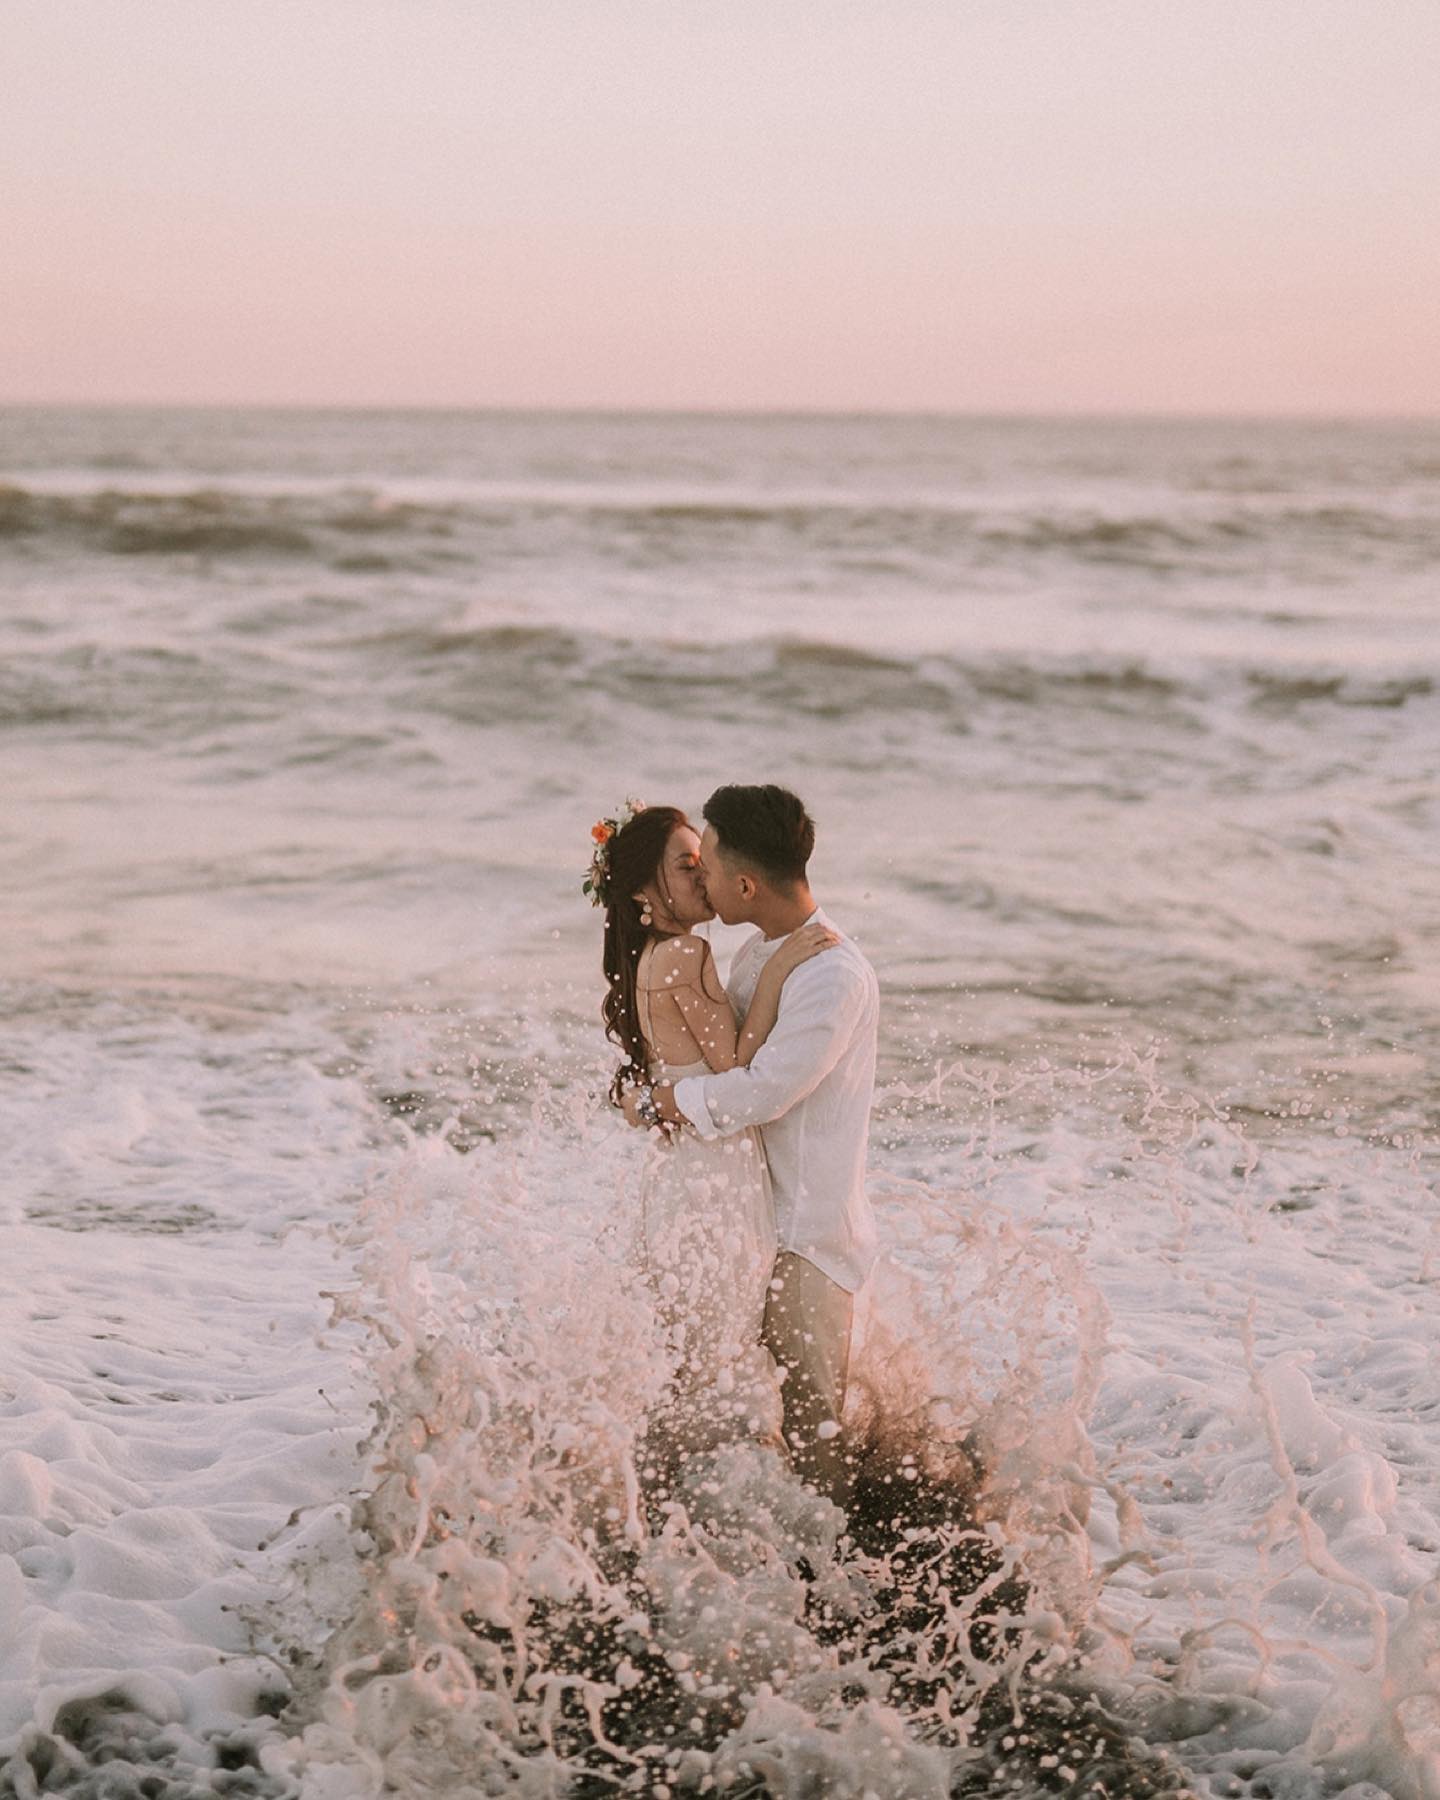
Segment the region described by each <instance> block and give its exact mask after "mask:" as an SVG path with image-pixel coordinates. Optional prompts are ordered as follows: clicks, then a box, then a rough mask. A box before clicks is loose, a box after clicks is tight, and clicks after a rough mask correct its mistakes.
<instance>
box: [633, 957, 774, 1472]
mask: <svg viewBox="0 0 1440 1800" xmlns="http://www.w3.org/2000/svg"><path fill="white" fill-rule="evenodd" d="M639 1003H640V1020H641V1026H642V1029H643V1030H644V1033H645V1039H646V1043H647V1045H653V1042H654V1038H653V1034H652V1032H651V1031H650V1019H649V1008H648V1004H647V997H646V996H645V994H644V993H643V991H642V992H641V994H640V996H639ZM649 1073H650V1079H651V1080H652V1081H656V1082H660V1081H672V1082H673V1081H681V1080H683V1079H684V1078H685V1077H686V1076H687V1075H705V1074H709V1073H710V1069H709V1065H708V1064H707V1063H705V1062H704V1061H699V1062H694V1063H686V1064H675V1063H666V1062H663V1061H652V1062H651V1063H650V1065H649ZM640 1202H641V1209H642V1224H641V1247H642V1254H643V1258H644V1267H645V1274H646V1277H647V1279H648V1281H649V1284H650V1287H651V1289H652V1291H653V1293H654V1295H655V1300H656V1306H657V1309H658V1311H659V1314H660V1318H661V1322H662V1324H663V1326H664V1329H665V1333H666V1338H667V1341H668V1344H669V1347H670V1351H671V1355H672V1357H673V1359H674V1378H673V1384H672V1388H671V1393H670V1397H669V1400H668V1402H667V1404H666V1406H665V1408H664V1409H663V1412H662V1414H661V1415H659V1416H658V1417H656V1418H654V1419H652V1421H651V1436H652V1439H656V1438H658V1439H660V1440H663V1443H664V1445H665V1448H666V1449H667V1450H668V1451H670V1452H678V1453H681V1454H689V1453H692V1452H695V1451H698V1450H707V1449H713V1448H715V1447H717V1446H718V1445H720V1444H722V1443H726V1442H730V1441H733V1440H734V1439H736V1438H741V1437H764V1438H773V1437H774V1436H775V1434H776V1431H777V1424H778V1416H779V1390H778V1384H777V1382H776V1378H775V1365H774V1362H773V1360H772V1359H771V1356H770V1353H769V1352H768V1351H767V1350H765V1349H764V1348H763V1347H762V1345H761V1343H760V1325H761V1319H762V1317H763V1315H764V1311H765V1299H766V1295H767V1294H768V1292H769V1284H770V1280H771V1276H772V1274H773V1272H774V1266H775V1254H776V1248H777V1243H776V1235H775V1208H774V1203H773V1201H772V1199H771V1193H770V1171H769V1168H768V1166H767V1164H766V1161H765V1149H764V1145H763V1144H762V1143H761V1140H760V1133H759V1132H758V1131H757V1130H755V1129H753V1128H751V1129H750V1130H747V1131H744V1132H740V1133H737V1134H736V1135H735V1136H733V1137H727V1138H724V1139H719V1140H714V1141H712V1142H709V1143H707V1142H706V1141H705V1140H704V1139H703V1138H702V1137H700V1136H699V1135H698V1134H697V1133H696V1131H695V1130H694V1128H693V1127H691V1126H689V1125H685V1126H682V1127H680V1128H679V1129H678V1130H676V1131H674V1132H672V1133H671V1134H670V1135H669V1136H668V1137H661V1136H659V1135H656V1134H652V1137H651V1142H650V1145H649V1147H648V1150H647V1154H646V1158H645V1166H644V1171H643V1173H642V1176H641V1186H640Z"/></svg>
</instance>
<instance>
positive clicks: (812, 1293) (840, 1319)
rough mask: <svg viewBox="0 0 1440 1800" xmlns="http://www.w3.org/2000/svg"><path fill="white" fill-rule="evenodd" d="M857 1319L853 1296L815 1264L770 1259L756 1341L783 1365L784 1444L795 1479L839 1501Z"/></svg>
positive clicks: (789, 1254) (790, 1256) (783, 1255)
mask: <svg viewBox="0 0 1440 1800" xmlns="http://www.w3.org/2000/svg"><path fill="white" fill-rule="evenodd" d="M854 1311H855V1301H854V1298H853V1296H852V1295H850V1294H847V1293H846V1292H845V1290H844V1288H842V1287H838V1286H837V1285H836V1284H835V1283H834V1282H833V1281H831V1279H830V1277H829V1276H828V1275H822V1274H821V1273H820V1271H819V1269H817V1268H816V1267H815V1265H814V1263H812V1262H807V1261H806V1260H805V1258H804V1257H803V1256H796V1255H795V1253H794V1252H793V1251H791V1250H782V1251H781V1252H780V1254H779V1255H778V1256H777V1257H776V1258H775V1272H774V1275H773V1276H772V1277H771V1281H770V1294H769V1298H768V1299H767V1300H766V1302H765V1320H764V1323H763V1324H762V1326H761V1327H760V1341H761V1343H762V1344H764V1346H765V1347H766V1349H767V1350H768V1351H769V1352H770V1354H771V1355H772V1356H773V1357H774V1358H775V1361H776V1362H777V1363H778V1364H779V1365H780V1371H781V1375H780V1379H781V1383H782V1386H781V1389H780V1396H781V1401H782V1404H783V1407H784V1414H785V1417H784V1430H785V1442H786V1444H787V1445H788V1446H789V1450H790V1460H791V1461H792V1462H793V1464H794V1465H795V1472H796V1473H797V1474H798V1475H800V1476H801V1477H803V1479H804V1480H806V1481H808V1482H810V1483H811V1484H812V1485H813V1486H814V1487H816V1488H818V1489H819V1491H820V1492H821V1493H822V1494H825V1495H827V1496H828V1497H829V1498H830V1499H832V1500H836V1501H843V1500H844V1498H845V1493H846V1489H847V1487H848V1473H847V1467H846V1462H845V1439H844V1437H843V1435H842V1434H841V1433H840V1431H839V1430H838V1426H839V1424H840V1415H841V1413H842V1412H843V1411H844V1408H845V1383H846V1380H847V1378H848V1376H849V1373H850V1322H851V1319H852V1317H853V1315H854Z"/></svg>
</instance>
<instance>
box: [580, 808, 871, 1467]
mask: <svg viewBox="0 0 1440 1800" xmlns="http://www.w3.org/2000/svg"><path fill="white" fill-rule="evenodd" d="M591 835H592V838H593V839H594V843H595V851H594V856H593V860H592V863H591V868H590V874H589V877H588V878H587V880H586V882H585V884H584V887H585V892H586V893H588V894H589V895H590V898H591V900H592V902H593V903H594V904H596V905H597V906H603V907H604V909H605V948H604V965H605V975H606V979H607V982H608V989H607V992H606V995H605V1000H604V1005H603V1008H602V1015H603V1018H604V1022H605V1028H606V1033H607V1035H608V1036H609V1037H610V1038H611V1040H612V1041H613V1042H614V1043H615V1044H616V1045H618V1046H619V1048H620V1050H621V1052H622V1053H623V1055H624V1057H625V1062H624V1063H623V1065H622V1066H621V1068H620V1069H619V1071H618V1072H617V1074H616V1076H615V1079H614V1081H613V1083H612V1085H611V1098H612V1099H613V1100H614V1101H615V1103H616V1104H617V1105H618V1106H622V1107H623V1108H624V1111H625V1116H626V1118H627V1119H628V1120H629V1122H630V1123H631V1124H632V1125H637V1126H644V1127H647V1128H649V1131H650V1143H649V1146H648V1148H647V1154H646V1158H645V1164H644V1170H643V1174H642V1177H641V1184H640V1203H641V1231H640V1244H641V1251H642V1255H643V1260H644V1269H645V1274H646V1277H647V1279H648V1281H649V1283H650V1286H651V1289H652V1291H653V1293H654V1296H655V1300H656V1304H657V1307H658V1310H659V1313H660V1317H661V1320H662V1322H663V1325H664V1328H665V1332H666V1337H667V1341H668V1343H669V1346H670V1349H671V1352H672V1356H673V1359H674V1362H675V1366H676V1370H677V1373H676V1376H675V1381H674V1384H673V1387H672V1390H671V1392H670V1394H669V1396H668V1397H667V1400H666V1403H665V1406H664V1409H663V1412H662V1414H661V1416H660V1417H658V1418H657V1419H656V1420H654V1421H652V1425H651V1428H650V1433H649V1436H650V1439H651V1440H652V1442H653V1440H656V1439H658V1440H659V1442H660V1443H661V1444H662V1445H663V1446H664V1448H663V1449H662V1450H659V1451H656V1450H655V1449H654V1448H653V1447H651V1448H648V1449H647V1455H648V1456H649V1457H650V1458H651V1459H652V1461H654V1462H656V1463H664V1462H667V1461H668V1462H669V1463H670V1464H672V1465H673V1464H674V1463H675V1462H676V1460H677V1459H683V1457H684V1456H686V1455H688V1454H691V1453H693V1452H695V1451H698V1450H703V1449H710V1448H714V1447H715V1446H717V1445H719V1444H721V1443H723V1442H725V1441H727V1440H729V1439H733V1438H735V1437H743V1436H746V1435H750V1436H758V1437H767V1436H768V1437H771V1438H772V1439H773V1438H774V1435H775V1424H774V1416H775V1413H776V1411H777V1410H778V1411H779V1413H780V1433H781V1434H782V1447H783V1449H784V1450H785V1452H786V1453H787V1454H788V1456H789V1459H790V1461H791V1464H792V1466H793V1467H794V1469H795V1471H796V1473H797V1474H798V1475H799V1476H800V1477H801V1478H802V1479H803V1480H805V1481H807V1482H809V1483H810V1484H812V1485H813V1486H814V1487H816V1488H817V1489H818V1490H819V1491H820V1492H821V1493H823V1494H825V1495H827V1496H828V1497H830V1498H831V1499H834V1500H837V1501H843V1500H844V1497H845V1494H846V1492H847V1488H848V1479H847V1459H846V1445H845V1436H844V1432H843V1430H842V1424H841V1421H842V1416H843V1413H844V1407H845V1388H846V1382H847V1379H848V1374H849V1364H850V1333H851V1326H852V1322H853V1317H854V1299H855V1295H856V1293H857V1292H858V1291H859V1289H860V1288H861V1287H862V1286H863V1285H864V1282H865V1280H866V1278H867V1276H868V1275H869V1273H870V1270H871V1267H872V1265H873V1263H874V1261H875V1250H876V1242H875V1223H874V1217H873V1214H872V1212H871V1208H870V1203H869V1200H868V1199H867V1197H866V1193H865V1158H866V1144H867V1139H868V1136H869V1124H870V1100H871V1095H872V1092H873V1090H874V1085H875V1049H876V1034H877V1025H878V1019H879V987H878V984H877V982H876V979H875V971H874V970H873V969H872V968H871V966H870V964H869V962H868V961H867V960H866V959H865V957H864V956H863V955H862V954H861V952H860V950H859V949H858V948H857V946H856V945H855V944H854V942H853V941H852V940H851V939H850V938H848V937H846V936H845V934H844V933H843V932H842V931H840V930H839V929H838V928H837V927H836V926H835V925H834V923H833V922H832V921H831V920H830V919H829V918H828V917H827V916H826V915H825V913H824V912H822V911H821V909H820V907H819V906H818V904H817V903H816V900H815V896H814V894H813V893H812V891H811V888H810V884H809V880H808V877H807V873H806V871H807V867H808V864H809V860H810V855H811V852H812V850H813V849H814V845H815V826H814V824H813V822H812V820H811V818H810V815H809V814H808V813H807V812H806V810H805V807H804V806H803V804H802V803H801V801H800V800H799V799H797V797H796V796H795V795H794V794H792V793H790V792H788V790H786V789H785V788H781V787H775V786H770V785H767V786H763V787H736V786H729V787H721V788H717V789H716V790H715V792H714V793H713V794H712V795H711V796H710V798H709V799H708V800H707V801H706V802H705V806H704V834H703V836H701V835H698V834H697V833H696V830H695V828H694V826H693V825H692V824H691V823H690V821H689V820H688V819H687V818H686V816H685V814H684V813H683V812H682V811H680V810H679V808H677V807H673V806H644V805H641V804H640V803H639V802H636V801H629V800H627V801H626V803H625V806H624V807H623V808H622V809H621V811H620V813H619V814H618V815H617V816H616V817H615V818H609V819H602V820H601V821H600V822H599V823H598V824H597V825H596V826H595V827H594V830H593V832H592V834H591ZM717 916H718V917H719V918H720V920H721V921H722V922H723V923H724V924H726V925H751V926H753V927H755V929H754V930H753V931H752V932H751V933H750V935H749V937H748V938H747V939H746V940H745V941H744V942H743V943H742V944H741V945H740V947H739V949H738V950H737V951H736V954H735V957H734V959H733V962H732V964H731V967H730V974H729V980H728V981H727V982H726V983H725V985H724V986H722V985H721V983H720V979H719V975H718V972H717V970H716V967H715V962H714V958H713V957H712V955H711V951H710V946H709V944H708V943H707V942H706V940H705V939H704V938H703V937H701V936H699V935H697V934H696V932H695V929H694V928H695V927H696V926H697V925H700V924H703V923H705V922H706V921H707V920H710V919H714V918H716V917H717ZM777 1382H778V1384H779V1404H778V1409H777V1407H776V1402H775V1389H776V1384H777Z"/></svg>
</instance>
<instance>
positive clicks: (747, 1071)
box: [655, 953, 865, 1138]
mask: <svg viewBox="0 0 1440 1800" xmlns="http://www.w3.org/2000/svg"><path fill="white" fill-rule="evenodd" d="M864 1005H865V978H864V976H863V974H862V973H861V972H860V971H859V970H858V969H856V968H854V967H853V966H852V965H851V964H849V963H847V962H845V961H844V960H843V959H842V958H841V957H839V956H837V955H834V954H833V953H832V954H831V955H829V956H817V957H816V958H815V959H814V960H813V962H810V963H806V964H805V965H803V966H802V967H801V968H799V969H797V970H796V971H795V973H794V974H793V975H792V976H791V977H790V979H789V980H788V981H787V982H786V983H785V989H784V993H783V995H782V998H781V1001H780V1016H779V1018H778V1019H777V1020H776V1022H775V1029H774V1030H773V1031H772V1032H771V1034H770V1036H769V1039H768V1040H767V1041H766V1042H765V1043H764V1044H762V1045H761V1046H760V1048H759V1049H758V1050H757V1051H756V1052H755V1057H754V1060H753V1061H752V1062H751V1064H750V1066H749V1067H748V1068H744V1067H739V1066H737V1067H736V1068H733V1069H727V1070H725V1072H724V1073H723V1074H719V1075H692V1076H689V1077H687V1078H686V1079H685V1080H683V1081H680V1082H677V1083H676V1084H675V1086H674V1087H673V1088H672V1087H670V1086H669V1085H668V1084H665V1085H662V1086H660V1087H657V1088H656V1089H655V1101H656V1105H657V1106H658V1108H659V1110H660V1116H661V1118H662V1119H664V1120H666V1121H667V1122H668V1123H671V1124H679V1123H682V1122H688V1123H690V1124H692V1125H693V1126H694V1127H695V1129H696V1131H698V1132H699V1134H700V1136H701V1137H705V1138H713V1137H729V1136H731V1135H732V1134H733V1133H735V1132H737V1131H744V1130H745V1128H746V1127H747V1126H749V1125H768V1124H769V1123H770V1121H771V1120H772V1119H778V1118H780V1116H781V1115H782V1114H783V1113H787V1112H789V1110H790V1108H791V1107H792V1106H794V1105H796V1104H797V1103H798V1102H799V1101H801V1100H803V1099H804V1098H805V1096H806V1095H807V1094H808V1093H810V1092H811V1090H812V1089H813V1088H816V1087H818V1086H819V1084H820V1082H821V1081H823V1080H824V1078H825V1076H826V1075H828V1074H829V1072H830V1070H831V1069H833V1068H834V1067H835V1064H836V1063H837V1062H838V1061H839V1060H840V1057H841V1055H842V1054H843V1053H844V1050H845V1047H846V1045H847V1044H848V1043H849V1041H850V1037H851V1034H852V1033H853V1031H854V1029H855V1023H856V1021H857V1020H858V1018H859V1017H860V1013H861V1011H862V1009H863V1008H864Z"/></svg>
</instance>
